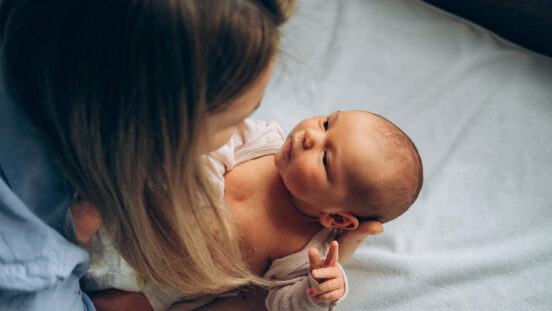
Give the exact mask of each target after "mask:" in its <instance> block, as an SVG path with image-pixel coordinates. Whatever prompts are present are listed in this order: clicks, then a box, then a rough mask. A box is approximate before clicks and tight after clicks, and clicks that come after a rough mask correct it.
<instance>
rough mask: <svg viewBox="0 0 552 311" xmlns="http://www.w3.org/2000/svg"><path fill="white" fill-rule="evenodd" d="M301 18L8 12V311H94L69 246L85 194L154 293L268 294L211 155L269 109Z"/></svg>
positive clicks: (185, 9) (207, 12)
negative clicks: (208, 167) (231, 218)
mask: <svg viewBox="0 0 552 311" xmlns="http://www.w3.org/2000/svg"><path fill="white" fill-rule="evenodd" d="M292 4H293V3H292V1H291V0H289V1H284V0H281V1H277V0H273V1H269V0H265V1H261V0H258V1H257V0H249V1H245V0H241V1H240V0H225V1H217V0H197V1H192V0H187V1H184V0H181V1H176V0H173V1H170V0H167V1H146V0H143V1H138V0H135V1H130V0H129V1H112V0H101V1H84V0H51V1H50V0H48V1H45V0H7V1H3V2H2V4H1V7H0V30H1V31H0V33H1V34H2V37H1V38H0V40H1V44H2V73H3V80H4V81H3V82H4V84H5V89H6V90H7V91H8V92H9V94H10V96H11V99H12V102H11V103H10V102H7V101H5V100H3V101H2V103H1V106H2V117H1V118H2V120H0V121H1V122H0V123H1V124H2V131H1V132H0V135H1V137H0V138H1V140H2V141H1V142H2V145H1V147H0V148H1V153H0V169H1V170H0V174H1V178H0V217H1V218H0V223H1V224H2V226H1V229H0V237H1V238H2V239H0V240H1V242H0V243H2V244H0V246H1V247H0V262H1V268H2V269H1V271H2V272H0V290H1V292H2V295H0V309H10V310H20V309H25V310H33V309H40V310H44V309H55V310H65V309H67V310H70V309H77V308H82V305H84V306H85V307H86V308H87V309H89V310H93V307H92V306H91V304H90V301H89V299H88V298H87V297H86V296H85V295H83V294H81V293H80V290H79V288H78V278H79V277H80V276H82V274H83V273H84V272H85V271H86V268H87V262H88V258H87V255H86V253H85V252H84V251H82V250H81V249H79V248H77V247H76V246H74V245H72V244H71V243H69V242H68V241H67V240H66V239H68V240H69V241H74V240H75V239H74V233H73V231H72V230H71V229H72V228H71V227H72V226H71V224H69V226H67V223H66V222H65V220H67V219H70V217H68V213H67V210H68V207H69V203H70V198H71V197H72V196H73V195H74V194H75V193H76V194H78V197H79V198H82V199H83V200H86V201H89V202H90V203H91V204H93V205H94V206H96V207H97V208H98V210H99V212H100V214H101V216H102V219H103V223H104V226H105V227H106V229H107V231H108V232H109V233H110V235H111V238H112V240H113V242H114V244H115V246H116V247H117V249H118V251H119V253H121V255H122V256H123V257H124V258H125V259H126V260H127V261H128V262H129V263H130V264H131V265H132V266H133V267H134V268H135V269H137V270H138V271H139V272H140V273H141V274H143V276H144V277H146V278H149V279H152V280H155V281H157V282H160V283H163V284H165V285H168V286H171V287H173V288H176V289H178V290H180V291H181V292H183V293H186V294H190V295H193V294H198V293H203V292H221V291H224V290H225V289H228V288H234V287H236V286H239V285H244V284H262V283H263V282H262V280H261V279H259V278H258V277H256V276H254V275H253V274H252V273H251V272H250V271H249V269H247V267H246V265H245V263H244V261H243V259H242V258H241V256H240V253H239V249H238V246H237V242H236V240H235V239H233V236H232V232H233V231H232V228H230V227H229V225H228V222H227V221H225V219H226V215H225V213H224V210H223V209H221V208H220V206H221V204H222V203H221V202H219V201H217V199H216V198H215V196H214V195H213V189H212V188H211V185H210V183H209V182H208V180H207V179H206V178H205V172H204V166H203V163H202V162H201V159H202V158H201V154H204V153H206V152H208V151H211V150H214V149H216V148H217V147H219V146H221V145H222V144H224V143H225V142H226V140H227V139H228V138H229V137H230V135H231V134H232V132H233V129H234V127H235V126H236V125H237V124H238V123H239V122H241V120H243V119H244V118H245V117H247V116H248V115H249V114H250V113H251V112H252V111H253V110H254V109H255V108H256V107H257V106H258V105H259V103H260V100H261V97H262V94H263V91H264V88H265V87H266V84H267V83H268V79H269V77H270V73H271V64H272V62H273V59H274V55H275V53H276V50H277V47H278V39H279V32H278V27H279V26H280V25H281V24H282V23H283V22H284V21H285V20H286V19H287V17H288V16H289V14H290V10H291V8H292ZM27 123H28V124H30V125H29V126H26V125H25V124H27ZM53 163H55V165H54V164H53ZM34 167H36V169H34ZM30 170H32V171H33V172H32V174H29V171H30ZM61 176H63V177H61ZM43 187H47V189H44V188H43ZM68 229H69V230H68ZM222 259H224V260H222ZM182 261H185V262H186V263H187V265H182Z"/></svg>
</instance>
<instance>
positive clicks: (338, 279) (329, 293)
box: [307, 241, 345, 302]
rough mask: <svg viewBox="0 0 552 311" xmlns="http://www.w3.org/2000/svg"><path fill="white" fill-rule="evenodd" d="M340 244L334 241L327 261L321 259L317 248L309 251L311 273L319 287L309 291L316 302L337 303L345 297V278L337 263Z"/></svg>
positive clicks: (309, 294)
mask: <svg viewBox="0 0 552 311" xmlns="http://www.w3.org/2000/svg"><path fill="white" fill-rule="evenodd" d="M338 248H339V244H338V243H337V241H333V242H332V244H331V246H330V251H329V252H328V256H326V259H324V260H322V259H320V255H319V254H318V250H317V249H316V248H311V249H309V262H310V272H311V275H312V276H313V277H314V279H315V280H316V281H318V283H320V284H318V285H317V286H315V287H311V288H309V289H307V295H308V296H310V297H312V299H314V300H315V301H319V302H322V301H335V300H338V299H339V298H341V297H343V295H345V278H344V277H343V273H342V272H341V268H339V264H338V263H337V259H338Z"/></svg>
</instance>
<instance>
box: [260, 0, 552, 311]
mask: <svg viewBox="0 0 552 311" xmlns="http://www.w3.org/2000/svg"><path fill="white" fill-rule="evenodd" d="M338 109H339V110H351V109H363V110H368V111H372V112H375V113H378V114H381V115H383V116H385V117H387V118H388V119H390V120H391V121H393V122H394V123H396V124H397V125H398V126H399V127H401V128H402V129H403V130H404V131H405V132H406V133H407V134H408V135H409V136H410V137H411V138H412V139H413V141H414V142H415V143H416V145H417V146H418V148H419V151H420V154H421V156H422V159H423V163H424V174H425V183H424V187H423V190H422V192H421V195H420V197H419V199H418V200H417V202H416V203H415V204H414V205H413V206H412V208H411V209H410V210H409V211H408V212H407V213H406V214H404V215H403V216H401V217H400V218H398V219H397V220H395V221H393V222H391V223H389V224H386V225H385V232H384V233H383V234H381V235H379V236H376V237H370V238H368V239H367V240H366V241H365V242H364V243H363V244H362V245H361V247H360V248H359V250H358V251H357V252H356V253H355V255H354V257H353V258H352V259H351V260H350V261H349V262H348V263H347V264H346V265H345V270H346V271H347V272H348V277H349V280H350V292H349V296H348V298H347V300H346V301H345V302H344V303H343V304H342V305H341V306H340V307H339V309H340V310H550V309H551V308H552V282H551V281H550V280H549V279H550V278H551V277H552V222H551V220H552V60H551V59H550V58H547V57H544V56H542V55H539V54H535V53H532V52H529V51H527V50H525V49H522V48H520V47H518V46H515V45H513V44H511V43H509V42H506V41H504V40H502V39H500V38H498V37H497V36H495V35H493V34H491V33H489V32H488V31H486V30H484V29H482V28H480V27H478V26H475V25H474V24H471V23H469V22H467V21H464V20H462V19H460V18H457V17H455V16H453V15H450V14H448V13H445V12H443V11H440V10H438V9H435V8H434V7H431V6H429V5H427V4H425V3H423V2H421V1H415V0H386V1H384V0H379V1H378V0H324V1H322V0H303V1H301V0H299V4H298V12H297V14H296V15H295V16H294V17H293V18H292V19H291V20H290V21H289V23H288V24H286V26H285V28H284V37H283V47H282V53H281V54H280V57H279V59H278V65H277V68H276V70H275V74H274V76H273V78H272V80H271V82H270V85H269V87H268V89H267V92H266V94H265V99H264V102H263V105H262V106H261V108H260V109H259V111H257V112H256V113H255V114H254V115H253V117H254V118H256V119H265V120H276V121H278V122H279V123H280V124H281V125H282V127H283V128H284V130H285V131H289V130H290V129H291V128H292V127H293V126H294V125H295V124H296V123H297V122H298V121H300V120H302V119H303V118H306V117H310V116H312V115H321V114H329V113H331V112H333V111H335V110H338Z"/></svg>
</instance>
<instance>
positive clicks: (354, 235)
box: [337, 220, 383, 265]
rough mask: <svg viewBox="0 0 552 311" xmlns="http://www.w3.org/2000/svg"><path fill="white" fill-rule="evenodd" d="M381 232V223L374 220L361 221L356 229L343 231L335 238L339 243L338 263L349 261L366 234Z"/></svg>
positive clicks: (342, 263)
mask: <svg viewBox="0 0 552 311" xmlns="http://www.w3.org/2000/svg"><path fill="white" fill-rule="evenodd" d="M382 232H383V225H382V224H381V222H379V221H376V220H373V221H363V222H361V223H360V224H359V226H358V228H357V229H356V230H350V231H345V232H344V233H343V234H342V235H341V236H339V238H338V239H337V242H338V243H339V263H340V264H341V265H344V264H345V263H346V262H347V261H349V259H351V257H352V256H353V254H354V253H355V251H356V250H357V248H358V247H359V246H360V244H362V242H363V241H364V239H365V238H366V237H367V236H369V235H378V234H380V233H382Z"/></svg>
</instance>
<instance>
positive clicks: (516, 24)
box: [424, 0, 552, 57]
mask: <svg viewBox="0 0 552 311" xmlns="http://www.w3.org/2000/svg"><path fill="white" fill-rule="evenodd" d="M424 1H425V2H427V3H429V4H432V5H434V6H436V7H438V8H441V9H443V10H445V11H448V12H450V13H453V14H455V15H458V16H460V17H463V18H465V19H467V20H469V21H472V22H474V23H476V24H478V25H480V26H483V27H485V28H487V29H488V30H490V31H492V32H494V33H495V34H497V35H499V36H501V37H502V38H504V39H506V40H509V41H511V42H513V43H516V44H518V45H520V46H523V47H525V48H527V49H529V50H532V51H535V52H538V53H541V54H544V55H547V56H551V57H552V0H540V1H539V0H502V1H501V0H424Z"/></svg>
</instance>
